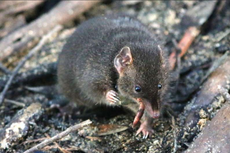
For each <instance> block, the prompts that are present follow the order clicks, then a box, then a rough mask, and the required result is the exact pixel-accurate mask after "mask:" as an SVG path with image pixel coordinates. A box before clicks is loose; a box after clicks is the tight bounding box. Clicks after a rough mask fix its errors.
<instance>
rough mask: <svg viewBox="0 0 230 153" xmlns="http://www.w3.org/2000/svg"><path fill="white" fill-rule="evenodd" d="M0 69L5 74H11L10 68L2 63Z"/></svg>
mask: <svg viewBox="0 0 230 153" xmlns="http://www.w3.org/2000/svg"><path fill="white" fill-rule="evenodd" d="M0 71H2V72H3V73H5V74H11V72H10V70H8V69H7V68H6V67H5V66H4V65H3V64H2V63H0Z"/></svg>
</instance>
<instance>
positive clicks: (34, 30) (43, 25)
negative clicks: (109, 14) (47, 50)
mask: <svg viewBox="0 0 230 153" xmlns="http://www.w3.org/2000/svg"><path fill="white" fill-rule="evenodd" d="M98 2H100V1H99V0H93V1H61V2H59V4H58V5H57V6H56V7H55V8H53V9H52V10H51V11H50V12H48V13H47V14H44V15H43V16H41V17H40V18H38V19H37V20H35V21H34V22H31V23H30V24H29V25H27V26H24V27H22V28H21V29H19V30H17V31H15V32H13V33H11V34H9V35H8V36H6V37H4V38H3V39H2V40H1V41H0V50H1V54H0V61H1V60H3V59H5V58H7V57H9V56H10V55H11V54H13V53H17V52H20V51H23V50H25V49H30V48H32V47H33V46H34V45H36V42H37V40H38V39H39V38H40V37H41V36H43V35H44V34H46V33H48V32H49V31H50V30H51V29H53V28H54V27H55V26H56V25H63V24H66V23H69V22H70V21H72V20H74V19H75V18H76V17H77V16H79V15H80V14H82V13H83V12H84V11H86V10H88V9H89V8H90V7H92V6H94V5H95V4H96V3H98Z"/></svg>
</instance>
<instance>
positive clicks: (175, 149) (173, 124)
mask: <svg viewBox="0 0 230 153" xmlns="http://www.w3.org/2000/svg"><path fill="white" fill-rule="evenodd" d="M171 117H172V128H173V136H174V145H173V153H176V151H177V137H176V124H175V118H174V116H171Z"/></svg>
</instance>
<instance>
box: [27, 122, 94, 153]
mask: <svg viewBox="0 0 230 153" xmlns="http://www.w3.org/2000/svg"><path fill="white" fill-rule="evenodd" d="M91 123H92V121H90V120H86V121H84V122H82V123H79V124H76V125H74V126H71V127H69V128H68V129H66V130H65V131H63V132H61V133H59V134H57V135H55V136H53V137H52V138H50V139H46V140H44V141H42V142H41V143H40V144H38V145H36V146H34V147H32V148H30V149H29V150H26V151H25V152H24V153H31V152H34V151H36V150H38V149H41V148H43V147H45V146H46V145H48V144H50V143H52V142H54V141H56V140H58V139H61V138H63V137H65V136H67V135H68V134H69V133H71V132H74V131H76V130H77V129H79V128H81V127H83V126H86V125H89V124H91Z"/></svg>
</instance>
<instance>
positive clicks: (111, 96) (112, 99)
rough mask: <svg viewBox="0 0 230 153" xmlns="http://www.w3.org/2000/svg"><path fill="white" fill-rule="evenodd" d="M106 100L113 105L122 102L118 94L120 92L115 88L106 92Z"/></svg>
mask: <svg viewBox="0 0 230 153" xmlns="http://www.w3.org/2000/svg"><path fill="white" fill-rule="evenodd" d="M106 100H107V101H108V102H109V103H110V104H112V105H118V104H120V103H121V102H120V99H119V96H118V93H117V92H116V91H114V90H109V91H108V92H107V93H106Z"/></svg>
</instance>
